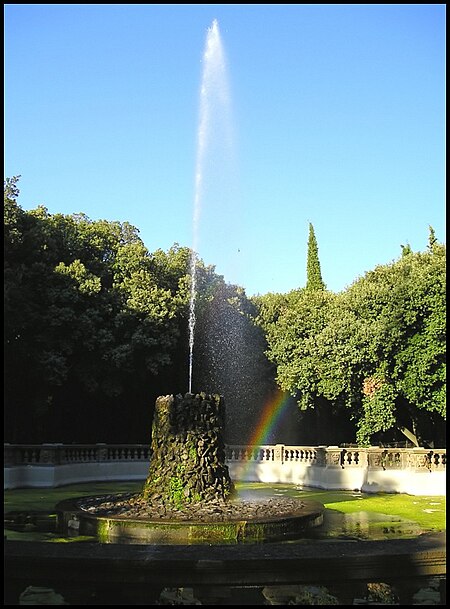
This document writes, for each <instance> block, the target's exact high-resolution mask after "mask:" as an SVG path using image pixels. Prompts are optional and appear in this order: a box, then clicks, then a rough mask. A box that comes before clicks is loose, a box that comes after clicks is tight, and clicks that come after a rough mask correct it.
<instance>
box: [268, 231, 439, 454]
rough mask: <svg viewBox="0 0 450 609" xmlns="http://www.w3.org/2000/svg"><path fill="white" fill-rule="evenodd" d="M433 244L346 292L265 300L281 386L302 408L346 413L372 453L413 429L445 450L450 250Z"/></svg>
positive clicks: (368, 275) (301, 292)
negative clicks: (379, 442)
mask: <svg viewBox="0 0 450 609" xmlns="http://www.w3.org/2000/svg"><path fill="white" fill-rule="evenodd" d="M430 241H432V243H431V246H430V247H429V248H428V250H427V251H426V252H417V253H413V252H412V251H408V252H405V251H403V255H402V256H401V257H400V259H399V260H397V261H395V262H393V263H391V264H389V265H380V266H378V267H376V268H375V269H374V270H373V271H370V272H368V273H366V275H365V276H364V277H362V278H360V279H358V280H356V281H355V282H354V283H353V284H352V285H351V286H350V287H349V288H348V289H347V290H346V291H344V292H342V293H339V294H332V293H329V292H327V291H323V290H313V291H309V290H307V289H305V290H296V291H294V292H292V293H290V294H289V295H288V296H287V297H286V298H278V299H275V300H274V298H273V297H271V298H269V299H265V298H262V299H260V301H259V306H260V312H259V317H258V320H259V323H261V326H262V327H263V328H264V331H265V334H266V338H267V342H268V350H267V354H268V357H269V359H270V360H271V361H272V362H274V364H275V365H276V369H277V382H278V383H279V385H280V386H281V387H282V388H283V389H285V390H288V391H289V392H291V394H292V395H295V396H296V399H297V400H298V403H299V405H300V407H301V408H302V409H311V408H317V407H318V405H320V404H323V403H324V401H325V402H326V403H328V404H331V405H332V408H333V411H334V412H335V413H336V414H337V413H339V412H340V413H343V412H344V411H343V408H345V409H346V411H347V414H346V416H347V417H350V418H351V419H352V420H354V422H355V423H356V425H357V440H358V442H359V443H360V444H362V445H365V444H368V443H370V441H372V440H373V439H375V438H377V437H388V436H389V437H391V438H392V439H394V438H396V437H398V429H402V428H404V427H406V428H407V429H412V430H413V433H414V434H415V435H416V436H418V437H419V439H420V440H421V441H422V443H424V444H427V443H431V442H432V441H433V439H434V441H438V442H439V443H443V442H445V437H444V433H443V432H444V429H445V425H444V424H443V422H444V420H445V397H444V396H445V387H446V385H445V353H446V343H445V302H446V301H445V247H444V246H443V245H442V244H439V243H437V242H436V241H434V240H433V239H430ZM380 434H381V436H380ZM383 434H384V436H383ZM386 434H388V436H386Z"/></svg>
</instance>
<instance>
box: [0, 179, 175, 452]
mask: <svg viewBox="0 0 450 609" xmlns="http://www.w3.org/2000/svg"><path fill="white" fill-rule="evenodd" d="M18 192H19V191H18V188H17V180H14V179H12V180H9V181H8V180H7V181H6V182H5V188H4V196H5V273H4V277H5V343H4V354H5V401H6V403H7V408H6V418H5V427H6V434H7V436H8V438H9V439H10V441H64V440H67V439H70V440H76V441H82V440H84V441H94V440H97V441H105V440H107V439H109V440H111V441H118V440H119V439H120V440H122V441H126V439H127V438H126V437H125V435H124V433H125V430H128V433H129V435H130V436H131V437H132V436H133V434H135V433H142V431H141V430H142V427H143V426H142V419H141V416H140V415H141V413H142V412H144V410H146V419H148V420H147V423H148V433H150V421H151V409H152V407H153V404H154V395H152V391H151V390H150V389H149V388H150V387H152V386H155V387H156V379H157V378H158V376H159V375H161V374H163V372H164V371H165V370H167V369H168V368H170V366H171V364H172V362H173V361H174V354H176V353H177V350H178V344H179V341H180V328H181V326H182V319H183V318H184V316H185V308H186V302H187V301H186V289H185V284H186V283H187V281H186V279H185V276H186V273H187V269H186V268H185V269H183V270H181V269H178V270H177V271H176V272H178V273H179V274H180V277H179V280H178V281H176V282H175V283H173V274H174V271H173V269H172V268H170V265H169V270H168V271H167V272H166V270H165V269H164V268H163V267H162V266H161V264H160V263H159V258H160V257H159V258H158V256H155V257H153V256H151V255H150V253H149V252H148V251H147V249H146V248H145V246H144V245H143V243H142V241H141V240H140V238H139V236H138V232H137V229H135V228H134V227H132V226H131V225H129V224H128V223H119V222H107V221H104V220H100V221H95V222H94V221H91V220H90V219H89V218H87V216H85V215H84V214H74V215H71V216H64V215H62V214H55V215H51V214H49V213H48V211H47V210H46V209H45V208H44V207H38V208H37V209H35V210H32V211H29V212H25V211H24V210H22V209H21V207H20V206H19V205H18V203H17V200H16V199H17V196H18ZM183 278H184V279H183ZM183 340H185V338H184V337H183ZM156 393H157V390H156V388H155V394H156ZM155 397H156V396H155ZM148 401H150V402H151V406H150V415H149V414H148V413H149V404H148ZM131 404H133V405H134V406H133V408H132V409H131V410H130V405H131ZM131 412H133V415H134V416H130V414H131ZM124 416H125V417H126V418H127V421H128V423H127V426H125V427H124V426H123V424H122V420H123V417H124ZM86 421H89V424H86ZM105 421H108V424H107V425H105ZM69 422H70V423H69ZM131 437H130V439H131Z"/></svg>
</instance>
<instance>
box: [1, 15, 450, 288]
mask: <svg viewBox="0 0 450 609" xmlns="http://www.w3.org/2000/svg"><path fill="white" fill-rule="evenodd" d="M4 10H5V13H4V25H5V168H4V175H5V177H12V176H13V175H18V174H20V175H21V179H20V181H19V187H20V191H21V193H20V197H19V204H20V205H21V206H22V207H23V208H24V209H33V208H35V207H37V205H44V206H45V207H47V208H48V210H49V212H50V213H64V214H72V213H78V212H84V213H85V214H86V215H87V216H88V217H89V218H91V219H92V220H96V219H106V220H118V221H121V222H125V221H127V222H130V223H131V224H132V225H134V226H136V227H137V228H138V229H139V232H140V236H141V238H142V240H143V241H144V243H145V245H146V246H147V248H148V249H149V250H150V251H151V252H152V251H155V250H156V249H159V248H161V249H163V250H167V249H169V248H170V247H171V246H172V245H173V244H174V243H178V244H180V245H181V246H188V247H191V246H192V244H193V207H194V196H195V179H194V175H195V171H196V169H195V168H196V158H197V132H198V124H199V89H200V82H201V75H202V57H203V52H204V46H205V39H206V34H207V30H208V28H209V27H210V26H211V24H212V22H213V20H214V19H217V21H218V24H219V30H220V35H221V40H222V44H223V47H224V50H225V54H226V59H227V66H228V77H229V83H230V100H231V106H232V115H231V116H232V122H233V162H232V163H226V164H225V165H226V167H225V166H224V171H223V172H222V166H221V165H220V166H219V167H216V168H215V169H214V171H215V175H216V177H217V180H214V181H213V183H212V184H211V185H210V188H209V194H208V196H207V197H205V200H204V201H203V202H202V214H201V217H200V221H199V243H198V251H199V255H200V257H201V258H202V259H203V260H204V262H205V263H207V264H213V265H215V267H216V272H217V273H219V274H221V275H224V277H225V280H226V281H227V282H230V283H236V284H238V285H241V286H243V287H244V288H245V290H246V293H247V295H248V296H251V295H253V294H257V293H260V294H265V293H267V292H288V291H290V290H292V289H295V288H298V287H303V286H304V285H305V283H306V253H307V241H308V227H309V222H311V223H312V224H313V226H314V230H315V234H316V238H317V242H318V248H319V259H320V263H321V269H322V277H323V280H324V282H325V283H326V285H327V287H328V288H329V289H331V290H333V291H340V290H343V289H345V288H346V286H348V285H350V284H351V283H352V282H353V281H354V280H355V279H357V278H358V277H359V276H362V275H364V273H365V272H366V271H369V270H371V269H373V268H374V267H375V266H376V265H378V264H387V263H390V262H392V261H393V260H395V259H397V258H398V257H399V256H400V255H401V247H400V245H401V244H406V243H409V244H410V246H411V247H412V249H413V250H415V251H417V250H424V249H426V246H427V243H428V226H429V225H431V226H433V228H434V229H435V231H436V236H437V238H438V239H439V240H440V241H444V240H445V169H444V167H445V135H444V134H445V118H444V116H445V17H446V6H445V4H398V5H395V4H394V5H391V4H380V5H377V4H360V5H358V4H348V5H345V4H342V5H339V4H334V5H328V4H322V5H321V4H314V5H308V4H297V5H295V4H292V5H291V4H289V5H286V4H285V5H283V4H281V5H271V4H191V5H189V4H186V5H180V4H164V5H158V4H134V5H133V4H59V5H58V4H52V5H49V4H6V5H5V9H4ZM215 133H216V132H215V131H214V129H213V128H212V135H211V137H212V138H213V137H214V134H215ZM218 133H219V134H220V131H218ZM217 137H220V135H218V136H217ZM221 174H223V175H221ZM219 175H220V177H219Z"/></svg>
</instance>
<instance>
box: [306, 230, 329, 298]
mask: <svg viewBox="0 0 450 609" xmlns="http://www.w3.org/2000/svg"><path fill="white" fill-rule="evenodd" d="M306 289H307V290H325V289H326V285H325V284H324V282H323V279H322V273H321V271H320V262H319V249H318V247H317V240H316V235H315V234H314V227H313V225H312V224H311V222H310V223H309V237H308V260H307V264H306Z"/></svg>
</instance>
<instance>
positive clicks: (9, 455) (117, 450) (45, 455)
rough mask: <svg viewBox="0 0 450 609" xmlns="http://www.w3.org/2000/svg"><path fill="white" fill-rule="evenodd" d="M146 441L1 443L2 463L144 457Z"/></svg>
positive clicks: (28, 463) (133, 458)
mask: <svg viewBox="0 0 450 609" xmlns="http://www.w3.org/2000/svg"><path fill="white" fill-rule="evenodd" d="M149 459H150V447H149V446H148V445H147V444H27V445H24V444H4V461H3V464H4V466H5V467H12V466H17V465H67V464H70V463H96V462H101V461H108V462H116V461H145V462H148V461H149Z"/></svg>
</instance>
